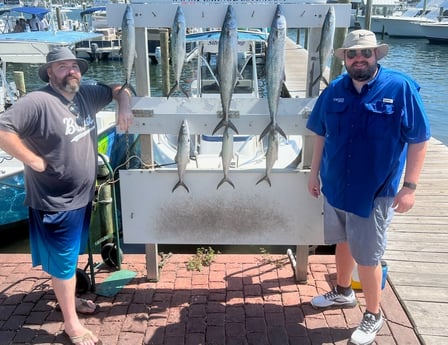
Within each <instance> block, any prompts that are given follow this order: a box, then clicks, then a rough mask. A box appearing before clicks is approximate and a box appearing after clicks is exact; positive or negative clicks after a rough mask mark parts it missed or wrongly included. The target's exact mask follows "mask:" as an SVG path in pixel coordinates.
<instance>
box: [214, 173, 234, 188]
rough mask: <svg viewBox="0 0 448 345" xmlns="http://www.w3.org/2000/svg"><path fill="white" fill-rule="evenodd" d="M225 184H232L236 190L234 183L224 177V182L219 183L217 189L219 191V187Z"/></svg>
mask: <svg viewBox="0 0 448 345" xmlns="http://www.w3.org/2000/svg"><path fill="white" fill-rule="evenodd" d="M224 182H227V183H228V184H230V185H231V186H232V187H233V189H235V185H234V184H233V182H232V181H231V180H230V179H229V178H227V177H226V176H224V177H223V178H222V180H221V181H219V183H218V185H217V186H216V189H219V187H221V185H223V184H224Z"/></svg>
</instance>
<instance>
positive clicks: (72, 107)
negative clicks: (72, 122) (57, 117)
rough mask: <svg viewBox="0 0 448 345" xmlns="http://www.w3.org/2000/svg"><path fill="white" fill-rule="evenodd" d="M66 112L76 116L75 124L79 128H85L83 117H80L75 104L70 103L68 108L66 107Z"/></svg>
mask: <svg viewBox="0 0 448 345" xmlns="http://www.w3.org/2000/svg"><path fill="white" fill-rule="evenodd" d="M68 110H70V112H71V113H72V114H73V115H75V116H76V124H77V125H78V126H79V127H84V126H85V119H84V117H83V116H82V115H81V112H80V111H79V108H78V106H77V105H76V104H75V103H71V104H70V106H69V107H68Z"/></svg>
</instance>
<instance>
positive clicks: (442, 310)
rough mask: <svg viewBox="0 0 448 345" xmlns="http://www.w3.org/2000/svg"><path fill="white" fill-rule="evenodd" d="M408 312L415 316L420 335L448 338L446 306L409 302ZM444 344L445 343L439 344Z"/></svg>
mask: <svg viewBox="0 0 448 345" xmlns="http://www.w3.org/2000/svg"><path fill="white" fill-rule="evenodd" d="M406 305H407V307H408V310H409V311H410V313H411V314H412V315H415V319H414V321H415V324H416V325H417V327H418V331H419V333H420V334H430V335H439V336H440V335H441V336H448V328H447V327H446V323H445V322H444V320H446V315H447V314H446V304H440V303H423V302H407V303H406ZM439 344H443V343H439Z"/></svg>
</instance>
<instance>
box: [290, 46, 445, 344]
mask: <svg viewBox="0 0 448 345" xmlns="http://www.w3.org/2000/svg"><path fill="white" fill-rule="evenodd" d="M307 60H308V53H307V51H306V50H305V49H303V48H302V47H300V46H298V45H297V44H295V43H294V42H293V41H291V40H287V46H286V71H285V74H286V86H287V88H288V90H289V92H290V94H291V97H300V98H303V97H306V79H307ZM323 87H325V85H324V84H323V83H321V88H323ZM447 162H448V147H447V146H446V145H444V144H443V143H441V142H440V141H437V140H435V139H431V141H430V144H429V148H428V152H427V156H426V160H425V165H424V168H423V171H422V175H421V177H420V181H419V184H418V189H417V191H416V204H415V206H414V208H413V209H412V210H411V211H409V212H408V213H405V214H398V213H397V214H396V215H395V217H394V219H393V221H392V224H391V227H390V229H389V233H388V247H387V251H386V254H385V256H384V259H385V260H386V261H387V263H388V266H389V282H390V284H391V285H392V286H393V288H394V290H395V292H396V294H397V297H398V299H399V300H400V302H401V303H402V305H403V306H404V308H405V310H406V311H407V313H408V316H409V318H410V319H411V320H412V322H413V324H414V328H415V330H416V333H417V334H418V335H419V337H420V340H421V342H422V343H423V344H426V345H440V344H448V328H447V327H446V325H447V324H448V313H447V312H446V309H445V308H446V307H447V305H448V164H447Z"/></svg>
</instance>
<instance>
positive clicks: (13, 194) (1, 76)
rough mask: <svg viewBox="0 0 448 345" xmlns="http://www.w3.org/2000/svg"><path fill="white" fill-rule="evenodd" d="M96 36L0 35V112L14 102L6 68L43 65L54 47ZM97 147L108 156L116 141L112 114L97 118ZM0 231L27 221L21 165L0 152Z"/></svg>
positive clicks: (14, 95)
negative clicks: (19, 65)
mask: <svg viewBox="0 0 448 345" xmlns="http://www.w3.org/2000/svg"><path fill="white" fill-rule="evenodd" d="M95 37H98V34H95V33H87V32H76V31H57V32H50V31H41V32H22V33H13V34H3V35H0V112H2V111H4V109H5V108H7V107H8V106H10V105H11V104H13V103H14V102H15V101H16V97H17V95H16V93H15V88H14V85H13V83H9V82H8V81H7V80H6V64H7V63H21V64H35V63H39V64H41V63H45V62H46V55H47V53H48V52H49V50H50V48H51V47H52V46H55V45H59V46H69V47H73V46H74V45H75V43H77V42H80V41H82V40H86V39H91V38H95ZM97 125H98V133H99V141H98V147H99V149H100V148H101V153H104V154H109V153H110V149H111V145H112V144H113V141H114V137H115V113H114V112H112V111H102V112H99V113H98V114H97ZM0 195H1V198H0V229H1V228H4V227H6V226H8V225H10V224H13V223H17V222H20V221H23V220H26V219H27V218H28V211H27V208H26V207H25V206H24V205H23V200H24V197H25V190H24V180H23V164H22V162H20V161H19V160H17V159H15V158H12V157H11V156H10V155H8V154H7V153H5V152H4V151H2V150H0Z"/></svg>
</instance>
